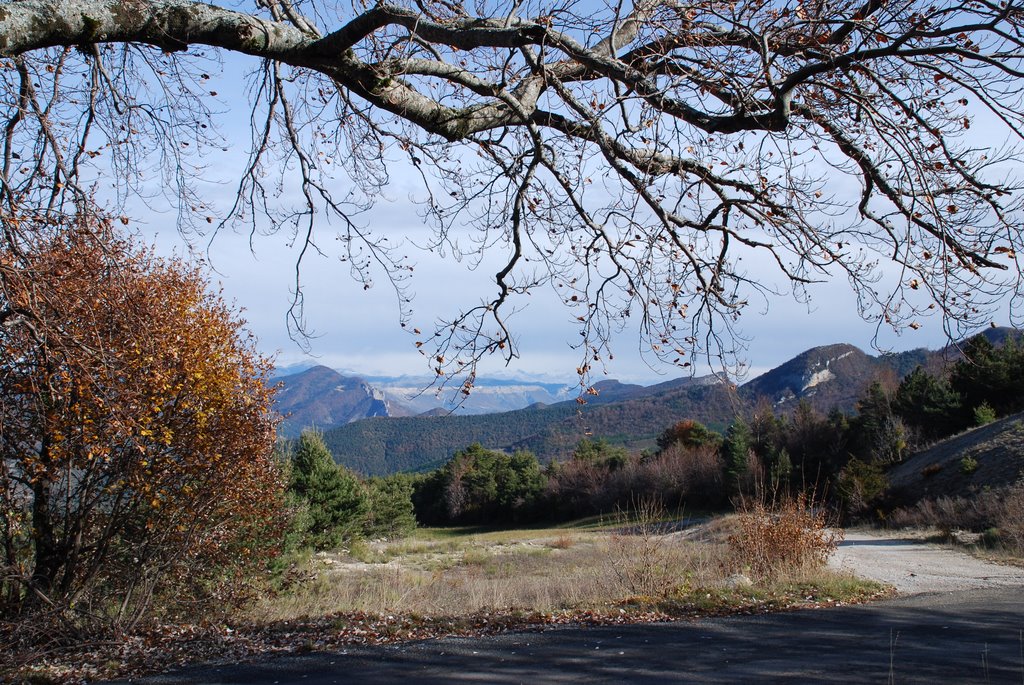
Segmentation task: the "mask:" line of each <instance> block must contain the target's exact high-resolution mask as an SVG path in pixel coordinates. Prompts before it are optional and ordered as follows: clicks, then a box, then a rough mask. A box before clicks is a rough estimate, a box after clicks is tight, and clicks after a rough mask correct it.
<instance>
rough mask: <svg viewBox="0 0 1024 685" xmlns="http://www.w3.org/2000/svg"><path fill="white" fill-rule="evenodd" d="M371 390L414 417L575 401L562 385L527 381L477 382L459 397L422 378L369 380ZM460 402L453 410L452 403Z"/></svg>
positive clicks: (573, 394)
mask: <svg viewBox="0 0 1024 685" xmlns="http://www.w3.org/2000/svg"><path fill="white" fill-rule="evenodd" d="M366 380H367V381H368V382H369V383H371V384H372V385H373V387H375V388H377V389H378V390H380V391H381V392H383V393H384V395H385V396H386V397H387V398H388V399H389V400H392V401H394V402H397V403H399V404H401V405H402V406H405V407H408V408H409V410H410V411H411V412H413V413H415V414H422V413H426V412H431V411H433V410H437V409H442V410H445V411H455V413H458V414H493V413H495V412H503V411H511V410H514V409H522V408H524V407H528V406H530V405H532V404H536V403H538V402H540V403H543V404H553V403H555V402H563V401H565V400H568V399H570V398H572V397H575V390H574V388H572V387H569V386H568V385H566V384H564V383H544V382H540V381H535V380H528V379H522V380H520V379H516V380H506V379H487V378H480V379H477V381H476V383H475V385H474V386H473V393H472V394H471V395H470V396H469V397H465V398H464V397H462V395H461V394H460V393H459V392H458V387H456V388H445V389H441V390H440V391H439V392H438V391H434V390H432V389H431V387H430V385H431V383H432V382H433V380H434V379H432V378H429V377H426V376H400V377H397V378H396V377H388V376H370V377H367V379H366ZM453 400H455V402H461V404H458V406H456V404H455V402H453Z"/></svg>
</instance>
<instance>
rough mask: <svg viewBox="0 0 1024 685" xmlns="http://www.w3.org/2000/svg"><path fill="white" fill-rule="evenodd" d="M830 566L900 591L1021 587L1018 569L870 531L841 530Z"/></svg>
mask: <svg viewBox="0 0 1024 685" xmlns="http://www.w3.org/2000/svg"><path fill="white" fill-rule="evenodd" d="M829 564H830V565H831V566H832V567H833V568H838V569H843V570H846V571H850V572H852V573H853V574H855V575H858V576H861V577H862V578H870V579H872V580H877V581H881V582H883V583H888V584H889V585H892V586H893V587H895V588H896V590H897V591H898V592H899V593H900V594H901V595H916V594H921V593H924V592H956V591H960V590H974V589H980V588H997V587H1024V569H1022V568H1017V567H1014V566H1004V565H1001V564H994V563H991V562H988V561H984V560H982V559H977V558H975V557H972V556H971V555H969V554H967V553H965V552H962V551H960V550H957V549H955V548H952V547H948V546H944V545H937V544H931V543H926V542H922V541H920V540H914V539H905V538H900V537H895V536H886V535H885V534H884V533H883V534H878V533H874V532H865V531H855V530H851V531H847V532H846V538H845V540H844V541H843V542H842V544H841V545H840V546H839V549H838V550H836V553H835V554H834V555H833V556H832V558H831V559H830V560H829Z"/></svg>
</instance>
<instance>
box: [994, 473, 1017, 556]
mask: <svg viewBox="0 0 1024 685" xmlns="http://www.w3.org/2000/svg"><path fill="white" fill-rule="evenodd" d="M995 519H996V525H997V526H998V528H999V532H1000V534H1001V535H1000V537H1001V539H1002V540H1003V541H1004V542H1005V544H1006V545H1007V546H1010V547H1013V548H1014V549H1016V550H1017V551H1024V480H1021V481H1018V482H1017V484H1016V485H1013V486H1012V487H1010V488H1009V489H1008V490H1007V492H1006V496H1005V497H1004V498H1003V501H1002V503H1001V504H1000V506H999V508H998V510H997V512H996V516H995Z"/></svg>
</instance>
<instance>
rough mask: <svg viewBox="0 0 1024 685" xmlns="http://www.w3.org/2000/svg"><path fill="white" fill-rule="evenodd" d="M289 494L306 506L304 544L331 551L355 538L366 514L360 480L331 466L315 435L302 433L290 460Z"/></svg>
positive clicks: (367, 499)
mask: <svg viewBox="0 0 1024 685" xmlns="http://www.w3.org/2000/svg"><path fill="white" fill-rule="evenodd" d="M289 488H290V490H291V491H292V492H294V493H295V494H296V495H298V496H299V497H301V498H303V499H304V500H305V501H306V502H307V503H308V505H309V526H308V528H307V530H306V542H307V544H309V545H310V546H312V547H313V548H314V549H318V550H323V549H331V548H334V547H337V546H338V545H340V544H342V543H343V542H345V541H346V540H349V539H352V538H353V537H356V536H357V535H358V534H359V532H360V531H361V530H362V527H363V524H364V522H365V519H366V516H367V513H368V511H369V498H368V496H367V493H366V490H365V489H364V487H363V484H362V483H361V482H360V481H359V479H358V478H357V477H356V476H355V474H353V473H352V472H351V471H349V470H348V469H346V468H344V467H341V466H338V465H337V464H335V463H334V458H333V457H332V456H331V452H330V450H328V449H327V445H325V444H324V440H323V435H322V434H321V433H320V432H318V431H312V430H309V431H303V433H302V435H301V436H300V437H299V444H298V447H297V448H296V450H295V456H294V457H292V473H291V483H290V486H289Z"/></svg>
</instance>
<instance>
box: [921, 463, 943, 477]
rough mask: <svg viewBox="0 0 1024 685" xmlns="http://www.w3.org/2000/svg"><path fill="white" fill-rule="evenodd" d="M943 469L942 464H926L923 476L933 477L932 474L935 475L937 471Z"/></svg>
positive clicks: (922, 470)
mask: <svg viewBox="0 0 1024 685" xmlns="http://www.w3.org/2000/svg"><path fill="white" fill-rule="evenodd" d="M941 471H942V464H928V466H925V467H924V468H923V469H921V477H922V478H931V477H932V476H934V475H935V474H937V473H940V472H941Z"/></svg>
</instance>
